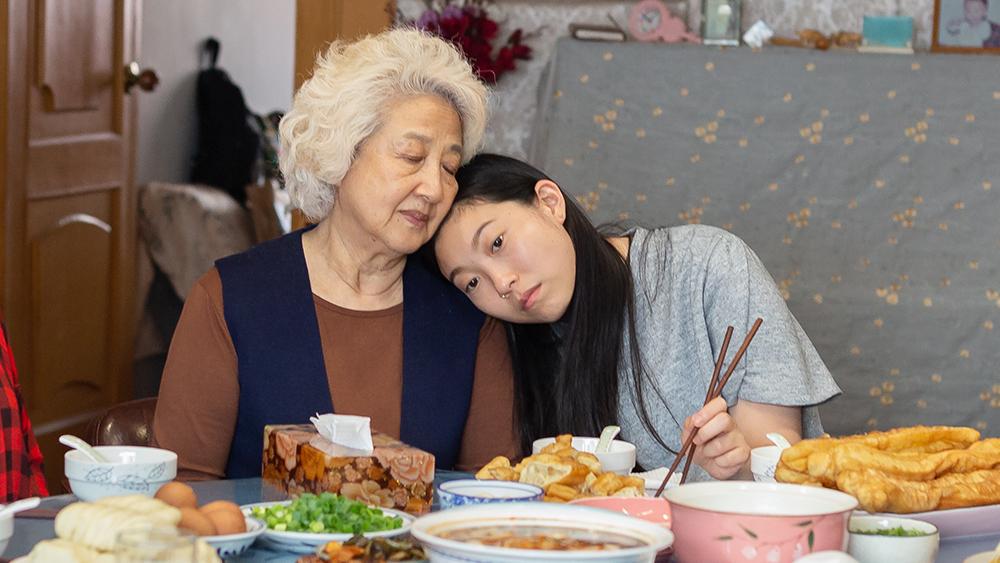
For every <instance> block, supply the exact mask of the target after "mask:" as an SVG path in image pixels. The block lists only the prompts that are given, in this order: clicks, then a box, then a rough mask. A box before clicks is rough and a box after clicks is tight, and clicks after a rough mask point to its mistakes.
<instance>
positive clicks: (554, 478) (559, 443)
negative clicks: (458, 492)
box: [476, 434, 646, 502]
mask: <svg viewBox="0 0 1000 563" xmlns="http://www.w3.org/2000/svg"><path fill="white" fill-rule="evenodd" d="M572 442H573V436H571V435H569V434H563V435H561V436H558V437H556V441H555V442H554V443H552V444H549V445H547V446H545V447H544V448H542V450H541V451H540V452H538V453H537V454H535V455H530V456H528V457H526V458H524V459H522V460H521V462H520V463H518V464H517V465H511V463H510V460H509V459H507V458H506V457H503V456H497V457H495V458H493V460H492V461H490V462H489V463H487V464H486V465H485V466H484V467H483V468H482V469H480V470H479V472H478V473H476V479H494V480H499V481H519V482H521V483H528V484H531V485H537V486H539V487H541V488H542V490H544V491H545V496H544V497H543V499H542V500H544V501H546V502H569V501H571V500H576V499H579V498H586V497H612V496H618V497H641V496H644V495H645V488H646V482H645V481H644V480H643V479H642V478H641V477H634V476H628V475H618V474H616V473H612V472H610V471H602V470H601V462H600V461H599V460H598V459H597V456H595V455H594V454H592V453H589V452H581V451H579V450H576V449H574V448H573V445H572Z"/></svg>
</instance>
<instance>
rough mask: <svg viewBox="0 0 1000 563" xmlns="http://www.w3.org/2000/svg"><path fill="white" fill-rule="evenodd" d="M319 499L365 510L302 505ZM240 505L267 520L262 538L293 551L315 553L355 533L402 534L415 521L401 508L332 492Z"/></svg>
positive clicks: (371, 534)
mask: <svg viewBox="0 0 1000 563" xmlns="http://www.w3.org/2000/svg"><path fill="white" fill-rule="evenodd" d="M329 497H334V499H336V500H331V499H329ZM317 499H322V500H323V501H326V502H331V503H341V502H343V503H354V504H358V505H361V506H363V507H365V509H364V510H362V511H357V510H336V509H335V508H328V509H326V510H322V509H321V510H320V511H319V512H317V510H316V509H313V508H309V507H306V506H303V503H305V502H308V501H312V500H317ZM241 508H242V510H243V513H244V514H245V515H246V516H250V517H253V518H257V519H258V520H261V521H262V522H264V525H265V526H266V527H267V529H265V530H264V532H263V534H261V539H263V540H265V541H267V542H270V543H272V544H277V546H278V547H280V548H281V549H286V550H288V551H291V552H293V553H313V552H314V551H315V550H316V548H317V547H318V546H320V545H323V544H326V543H328V542H334V541H337V542H343V541H347V540H349V539H351V538H352V537H354V536H355V535H362V536H364V537H368V538H378V537H394V536H399V535H402V534H405V533H406V532H408V531H409V530H410V526H412V525H413V520H414V517H413V516H411V515H409V514H407V513H405V512H402V511H399V510H391V509H388V508H376V507H371V506H367V505H364V504H363V503H359V502H358V501H353V500H350V499H345V498H343V497H338V496H336V495H333V494H330V493H324V494H322V495H319V496H318V497H317V496H316V495H308V494H306V495H302V496H300V497H299V498H297V499H295V500H294V501H292V500H284V501H276V502H260V503H255V504H246V505H243V506H242V507H241ZM358 512H361V513H362V516H361V518H360V519H357V516H358ZM338 514H339V515H347V516H349V517H350V518H351V519H352V521H350V522H342V521H339V519H340V518H341V516H337V515H338ZM303 516H304V517H303Z"/></svg>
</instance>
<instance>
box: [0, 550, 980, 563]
mask: <svg viewBox="0 0 1000 563" xmlns="http://www.w3.org/2000/svg"><path fill="white" fill-rule="evenodd" d="M994 557H997V552H995V551H984V552H982V553H977V554H975V555H971V556H969V557H966V558H965V561H963V562H962V563H990V561H993V558H994ZM11 563H14V562H13V561H12V562H11Z"/></svg>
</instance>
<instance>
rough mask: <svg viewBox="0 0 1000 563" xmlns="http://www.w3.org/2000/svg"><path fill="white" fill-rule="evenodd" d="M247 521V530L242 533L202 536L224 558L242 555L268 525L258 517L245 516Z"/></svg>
mask: <svg viewBox="0 0 1000 563" xmlns="http://www.w3.org/2000/svg"><path fill="white" fill-rule="evenodd" d="M244 518H246V521H247V531H245V532H243V533H241V534H225V535H221V536H202V538H201V539H203V540H205V543H207V544H208V545H210V546H212V547H214V548H215V552H216V553H218V554H219V557H221V558H222V559H229V558H230V557H236V556H237V555H242V554H243V552H244V551H246V550H248V549H250V546H251V545H253V542H254V541H256V540H257V537H258V536H260V535H261V534H263V533H264V530H266V529H267V526H265V525H264V523H263V522H261V521H260V520H258V519H256V518H251V517H249V516H245V517H244Z"/></svg>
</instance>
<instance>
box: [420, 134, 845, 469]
mask: <svg viewBox="0 0 1000 563" xmlns="http://www.w3.org/2000/svg"><path fill="white" fill-rule="evenodd" d="M457 178H458V184H459V188H458V194H457V196H456V198H455V202H454V205H453V207H452V209H451V211H450V213H449V215H448V216H447V217H446V218H445V220H444V222H443V223H442V226H441V229H440V230H439V231H438V233H437V235H436V238H435V240H434V243H433V250H434V254H435V257H436V260H437V263H438V267H439V268H440V270H441V272H442V273H443V274H444V276H445V277H446V278H447V279H448V280H449V281H451V282H452V283H453V284H454V285H455V286H456V287H458V288H459V289H460V290H462V291H463V292H465V294H466V295H468V297H469V299H470V300H471V301H472V303H473V304H474V305H475V306H476V307H477V308H479V309H480V310H482V311H483V312H485V313H487V314H488V315H492V316H494V317H496V318H499V319H502V320H504V321H507V323H508V327H507V328H508V336H509V339H510V343H511V354H512V357H513V361H514V370H515V374H516V380H515V404H516V410H517V417H518V419H517V420H518V426H519V433H520V439H521V442H522V446H523V447H525V449H526V448H527V445H528V444H530V442H531V440H532V439H534V438H538V437H540V436H551V435H555V434H557V433H561V432H572V433H574V434H578V435H590V436H593V435H596V434H597V433H598V432H599V431H600V430H601V428H602V427H603V426H604V425H607V424H618V425H620V426H621V427H622V431H623V435H624V437H625V438H626V439H628V440H629V441H631V442H633V443H635V444H636V446H637V447H638V462H639V464H640V465H641V466H643V467H645V468H647V469H651V468H655V467H660V466H664V465H669V464H670V463H671V462H672V461H673V459H674V456H675V455H676V453H677V452H678V450H679V449H680V447H681V444H682V443H683V440H684V439H685V438H686V436H687V433H688V432H690V431H691V429H692V428H693V427H698V428H699V431H698V435H697V437H696V438H695V440H694V443H695V444H697V446H698V448H697V453H696V455H695V460H694V461H695V463H696V465H697V467H700V469H697V468H693V470H692V473H691V476H690V478H691V479H692V480H704V479H708V478H709V477H712V478H716V479H730V478H748V477H749V469H748V465H749V464H748V459H749V455H750V448H752V447H756V446H759V445H766V444H767V439H766V438H765V434H766V433H767V432H780V433H782V434H783V435H784V436H785V437H786V438H788V439H789V440H792V441H796V440H799V439H801V438H802V437H812V436H816V435H819V434H820V433H822V426H821V424H820V420H819V415H818V412H817V408H816V405H817V404H819V403H822V402H823V401H826V400H827V399H830V398H831V397H833V396H835V395H837V394H838V393H840V389H839V388H838V387H837V385H836V383H835V382H834V381H833V378H832V377H831V375H830V372H829V371H828V370H827V368H826V366H824V365H823V361H822V360H821V359H820V357H819V354H818V353H817V352H816V349H815V348H814V347H813V345H812V343H811V342H809V339H808V337H807V336H806V335H805V333H804V332H803V330H802V327H801V326H799V323H798V321H796V320H795V318H794V317H793V316H792V314H791V312H790V311H789V310H788V308H787V306H786V305H785V302H784V300H783V299H782V297H781V295H780V293H779V292H778V289H777V287H775V284H774V281H773V280H772V279H771V277H770V275H768V273H767V271H766V270H765V269H764V266H763V265H762V264H761V262H760V260H759V259H758V258H757V256H756V255H755V254H754V253H753V251H751V250H750V248H749V247H747V246H746V244H744V243H743V242H742V241H741V240H740V239H739V238H737V237H736V236H734V235H732V234H730V233H728V232H726V231H723V230H721V229H716V228H713V227H707V226H701V225H688V226H681V227H671V228H659V229H654V230H647V229H643V228H635V229H632V230H629V231H626V232H623V233H620V234H618V235H614V234H606V233H602V232H600V231H598V229H596V228H595V227H594V226H593V225H592V224H591V223H590V221H589V220H588V219H587V217H586V215H584V213H583V212H582V211H581V210H580V208H579V207H577V206H576V205H575V204H574V203H573V201H571V200H570V199H569V198H567V197H566V195H565V194H564V193H563V191H562V190H561V189H560V188H559V186H558V185H556V183H555V182H554V181H552V180H551V179H550V178H549V177H548V176H546V175H545V174H544V173H542V172H541V171H539V170H537V169H535V168H534V167H532V166H530V165H528V164H525V163H523V162H520V161H518V160H515V159H512V158H507V157H503V156H498V155H490V154H481V155H479V156H477V157H475V158H474V159H473V160H472V161H471V162H470V163H469V164H467V165H466V166H464V167H463V168H462V169H461V170H460V171H459V173H458V176H457ZM757 317H761V318H762V319H764V323H763V325H762V326H761V328H760V330H759V332H758V333H757V336H756V338H755V339H754V340H753V343H752V344H751V346H750V348H749V349H748V350H747V352H746V355H745V356H744V359H743V361H741V362H740V365H739V366H738V368H737V370H736V371H735V373H734V374H733V376H732V378H731V379H730V381H729V383H728V384H727V385H726V388H725V389H724V390H723V394H722V397H721V398H720V399H717V400H715V401H713V402H711V403H709V404H708V405H706V406H704V407H703V406H702V403H703V401H704V397H705V394H706V392H707V389H708V384H709V380H710V379H711V373H712V369H713V363H714V360H713V358H715V357H716V354H717V351H718V349H719V347H720V346H721V343H722V340H723V335H724V333H725V330H726V327H727V326H729V325H732V326H733V327H734V329H735V331H734V337H733V344H732V345H731V346H730V347H729V352H728V354H727V357H728V358H730V359H731V358H732V356H733V355H735V353H736V349H737V348H738V347H739V342H740V341H741V340H742V338H743V335H745V334H746V333H747V332H748V331H749V329H750V326H751V324H752V323H753V321H754V320H755V319H756V318H757ZM726 365H728V361H727V364H726Z"/></svg>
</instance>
